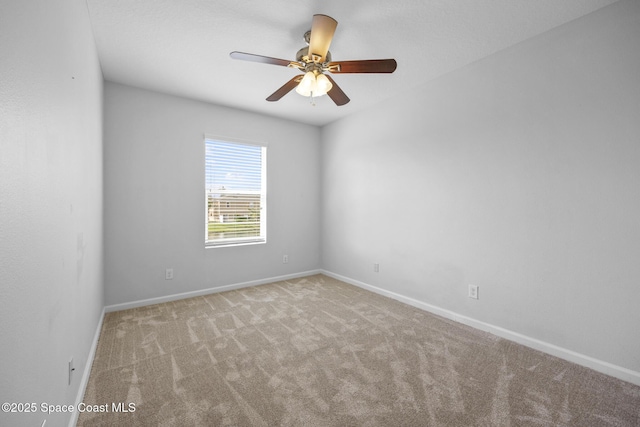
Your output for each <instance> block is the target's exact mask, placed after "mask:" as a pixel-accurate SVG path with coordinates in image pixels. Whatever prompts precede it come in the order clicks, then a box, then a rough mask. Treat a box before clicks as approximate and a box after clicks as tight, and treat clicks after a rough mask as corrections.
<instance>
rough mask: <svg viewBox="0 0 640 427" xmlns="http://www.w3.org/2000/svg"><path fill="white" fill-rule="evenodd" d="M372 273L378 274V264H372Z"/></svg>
mask: <svg viewBox="0 0 640 427" xmlns="http://www.w3.org/2000/svg"><path fill="white" fill-rule="evenodd" d="M373 271H374V272H376V273H379V272H380V264H378V263H377V262H376V263H375V264H373Z"/></svg>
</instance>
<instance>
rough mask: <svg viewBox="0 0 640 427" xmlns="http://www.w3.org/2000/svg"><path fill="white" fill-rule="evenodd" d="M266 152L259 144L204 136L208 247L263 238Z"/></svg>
mask: <svg viewBox="0 0 640 427" xmlns="http://www.w3.org/2000/svg"><path fill="white" fill-rule="evenodd" d="M266 155H267V148H266V147H265V146H262V145H253V144H248V143H237V142H229V141H221V140H218V139H213V138H209V137H205V180H206V182H205V197H206V206H207V208H206V209H207V213H206V218H207V220H206V237H205V244H206V245H207V246H219V245H233V244H243V243H261V242H265V241H266V188H267V185H266Z"/></svg>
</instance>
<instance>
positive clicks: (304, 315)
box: [78, 275, 640, 427]
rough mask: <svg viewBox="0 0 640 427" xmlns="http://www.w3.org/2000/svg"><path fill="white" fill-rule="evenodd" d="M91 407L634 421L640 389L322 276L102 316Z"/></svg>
mask: <svg viewBox="0 0 640 427" xmlns="http://www.w3.org/2000/svg"><path fill="white" fill-rule="evenodd" d="M84 402H85V404H87V405H104V406H95V408H97V409H101V408H104V407H107V408H108V412H102V413H100V412H84V413H81V414H80V417H79V421H78V425H79V426H179V427H182V426H323V427H324V426H341V427H342V426H588V427H591V426H640V387H637V386H634V385H631V384H629V383H625V382H623V381H619V380H617V379H614V378H611V377H608V376H605V375H602V374H599V373H597V372H594V371H592V370H589V369H586V368H583V367H580V366H577V365H575V364H571V363H569V362H565V361H563V360H560V359H557V358H555V357H552V356H549V355H546V354H544V353H540V352H538V351H534V350H531V349H529V348H527V347H523V346H521V345H518V344H515V343H513V342H510V341H507V340H504V339H501V338H497V337H495V336H492V335H490V334H487V333H484V332H481V331H477V330H474V329H472V328H470V327H467V326H464V325H461V324H457V323H455V322H452V321H449V320H446V319H443V318H440V317H437V316H434V315H432V314H429V313H426V312H424V311H421V310H418V309H415V308H413V307H410V306H407V305H404V304H402V303H399V302H397V301H394V300H391V299H387V298H384V297H382V296H379V295H376V294H374V293H371V292H367V291H365V290H362V289H360V288H357V287H354V286H351V285H348V284H345V283H342V282H340V281H337V280H334V279H332V278H329V277H326V276H322V275H318V276H311V277H306V278H301V279H298V280H291V281H284V282H278V283H273V284H269V285H263V286H257V287H253V288H246V289H241V290H236V291H229V292H224V293H217V294H212V295H208V296H204V297H196V298H191V299H186V300H181V301H176V302H170V303H165V304H158V305H153V306H148V307H143V308H137V309H132V310H125V311H120V312H115V313H108V314H107V315H106V317H105V320H104V324H103V328H102V332H101V335H100V340H99V343H98V349H97V352H96V356H95V360H94V362H93V367H92V370H91V377H90V379H89V383H88V386H87V391H86V395H85V397H84ZM112 403H116V405H117V403H123V404H124V406H125V407H128V404H129V403H131V404H134V405H133V406H135V411H133V412H131V411H130V412H114V407H113V406H112Z"/></svg>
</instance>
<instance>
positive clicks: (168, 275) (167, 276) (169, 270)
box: [164, 268, 173, 280]
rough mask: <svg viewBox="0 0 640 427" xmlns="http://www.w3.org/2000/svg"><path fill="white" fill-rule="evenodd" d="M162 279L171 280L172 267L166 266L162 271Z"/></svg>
mask: <svg viewBox="0 0 640 427" xmlns="http://www.w3.org/2000/svg"><path fill="white" fill-rule="evenodd" d="M164 279H165V280H173V268H167V269H166V270H165V271H164Z"/></svg>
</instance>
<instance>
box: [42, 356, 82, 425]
mask: <svg viewBox="0 0 640 427" xmlns="http://www.w3.org/2000/svg"><path fill="white" fill-rule="evenodd" d="M75 370H76V368H75V366H73V357H72V358H71V360H69V385H71V376H72V374H73V371H75ZM45 421H46V420H45Z"/></svg>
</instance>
